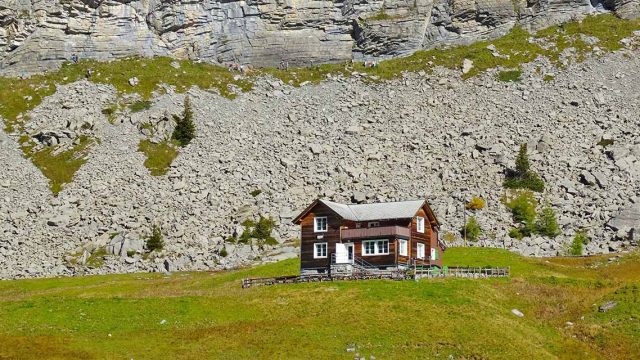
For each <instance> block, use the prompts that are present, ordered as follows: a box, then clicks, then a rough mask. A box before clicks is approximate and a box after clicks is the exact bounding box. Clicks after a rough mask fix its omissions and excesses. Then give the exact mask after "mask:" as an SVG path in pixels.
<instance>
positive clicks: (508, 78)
mask: <svg viewBox="0 0 640 360" xmlns="http://www.w3.org/2000/svg"><path fill="white" fill-rule="evenodd" d="M521 76H522V71H520V70H508V71H500V72H499V73H498V80H500V81H505V82H518V81H520V80H521Z"/></svg>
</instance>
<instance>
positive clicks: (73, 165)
mask: <svg viewBox="0 0 640 360" xmlns="http://www.w3.org/2000/svg"><path fill="white" fill-rule="evenodd" d="M92 144H93V140H91V139H89V138H88V137H86V136H82V137H80V138H79V142H78V144H77V145H73V146H72V147H71V148H70V149H68V150H65V151H59V147H58V146H51V147H47V148H45V149H42V150H40V151H37V152H33V151H30V150H25V153H26V156H27V157H28V158H29V159H31V161H32V162H33V164H34V165H35V166H36V167H38V168H39V169H40V171H42V174H43V175H44V176H46V177H47V178H48V179H49V187H50V189H51V192H52V193H53V194H54V195H57V194H58V193H59V192H60V191H62V188H63V186H64V185H65V184H68V183H70V182H72V181H73V176H74V175H75V173H76V172H77V171H78V170H79V169H80V167H81V166H82V165H84V163H85V162H86V157H87V156H88V154H89V148H90V146H91V145H92ZM23 149H25V148H23Z"/></svg>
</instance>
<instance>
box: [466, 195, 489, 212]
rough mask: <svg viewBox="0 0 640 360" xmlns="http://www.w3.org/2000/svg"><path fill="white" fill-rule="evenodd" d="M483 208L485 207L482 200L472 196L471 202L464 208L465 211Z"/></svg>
mask: <svg viewBox="0 0 640 360" xmlns="http://www.w3.org/2000/svg"><path fill="white" fill-rule="evenodd" d="M484 206H485V201H484V199H482V198H480V197H477V196H474V197H473V198H471V201H469V202H468V203H467V204H466V205H465V206H464V207H465V208H466V209H467V210H481V209H484Z"/></svg>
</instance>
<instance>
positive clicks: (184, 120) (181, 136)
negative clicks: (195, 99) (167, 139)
mask: <svg viewBox="0 0 640 360" xmlns="http://www.w3.org/2000/svg"><path fill="white" fill-rule="evenodd" d="M173 119H174V120H175V122H176V127H175V129H173V134H172V136H171V137H172V138H173V140H175V141H177V142H178V145H180V146H182V147H185V146H187V145H189V143H190V142H191V140H193V139H194V138H195V137H196V125H195V124H194V123H193V110H192V109H191V100H189V97H188V96H187V97H186V98H185V99H184V113H183V114H182V117H180V116H176V115H174V116H173Z"/></svg>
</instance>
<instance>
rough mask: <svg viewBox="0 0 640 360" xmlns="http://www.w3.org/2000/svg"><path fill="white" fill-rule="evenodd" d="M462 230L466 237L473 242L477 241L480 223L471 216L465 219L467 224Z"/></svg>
mask: <svg viewBox="0 0 640 360" xmlns="http://www.w3.org/2000/svg"><path fill="white" fill-rule="evenodd" d="M462 231H463V234H464V233H465V232H466V234H467V239H468V240H469V241H473V242H476V241H478V237H480V234H481V233H482V229H481V228H480V224H478V220H476V218H475V216H472V217H470V218H469V220H467V224H466V225H465V226H464V228H463V229H462Z"/></svg>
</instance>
